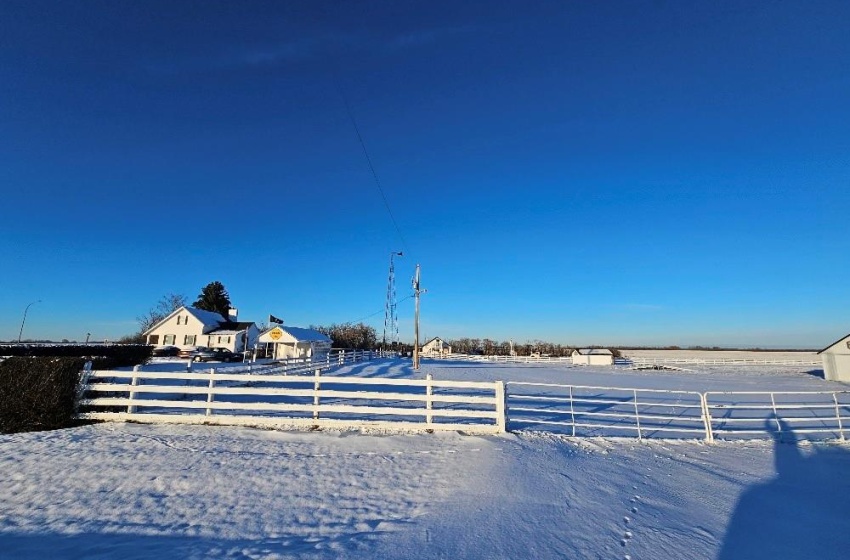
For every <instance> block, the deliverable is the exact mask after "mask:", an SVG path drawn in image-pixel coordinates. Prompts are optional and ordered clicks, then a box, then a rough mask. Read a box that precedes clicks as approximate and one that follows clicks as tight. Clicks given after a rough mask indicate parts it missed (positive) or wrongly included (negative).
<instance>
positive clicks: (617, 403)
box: [506, 382, 710, 439]
mask: <svg viewBox="0 0 850 560" xmlns="http://www.w3.org/2000/svg"><path fill="white" fill-rule="evenodd" d="M506 385H507V390H508V393H507V400H508V408H507V410H508V414H509V419H510V425H511V426H513V427H515V428H520V429H521V428H523V427H529V426H547V427H557V428H558V429H566V430H567V431H568V433H569V435H572V436H578V435H600V434H605V435H615V436H634V435H637V437H638V439H643V438H644V437H652V436H655V435H663V434H666V435H671V434H678V435H679V436H680V437H681V436H682V435H685V436H688V437H698V436H701V437H705V438H706V439H708V438H709V437H710V434H709V432H708V431H707V428H706V424H705V421H704V414H705V403H704V399H703V396H702V395H701V394H700V393H697V392H691V391H664V390H654V389H634V388H624V387H597V386H586V385H557V384H549V383H520V382H509V383H507V384H506Z"/></svg>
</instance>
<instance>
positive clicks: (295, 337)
mask: <svg viewBox="0 0 850 560" xmlns="http://www.w3.org/2000/svg"><path fill="white" fill-rule="evenodd" d="M259 343H260V344H265V345H266V357H267V358H273V359H275V360H286V359H289V358H313V359H314V360H321V359H324V358H325V356H327V354H328V352H329V351H330V349H331V344H332V343H331V339H330V338H329V337H328V336H326V335H324V334H322V333H320V332H319V331H315V330H313V329H303V328H300V327H284V326H281V325H278V326H276V327H273V328H270V329H268V330H266V331H263V332H262V333H261V334H260V337H259Z"/></svg>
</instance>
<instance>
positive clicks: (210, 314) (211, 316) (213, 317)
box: [178, 306, 228, 327]
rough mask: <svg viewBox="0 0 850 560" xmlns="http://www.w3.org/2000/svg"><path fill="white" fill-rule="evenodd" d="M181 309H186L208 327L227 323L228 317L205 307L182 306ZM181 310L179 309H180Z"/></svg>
mask: <svg viewBox="0 0 850 560" xmlns="http://www.w3.org/2000/svg"><path fill="white" fill-rule="evenodd" d="M181 309H185V310H186V311H188V312H189V314H190V315H192V316H193V317H194V318H195V319H197V320H198V321H200V322H202V323H203V324H204V325H207V326H208V327H214V326H216V325H218V324H219V323H227V322H228V321H227V319H225V318H224V317H222V316H221V315H220V314H218V313H216V312H215V311H207V310H205V309H198V308H197V307H188V306H187V307H182V308H181ZM178 311H179V310H178Z"/></svg>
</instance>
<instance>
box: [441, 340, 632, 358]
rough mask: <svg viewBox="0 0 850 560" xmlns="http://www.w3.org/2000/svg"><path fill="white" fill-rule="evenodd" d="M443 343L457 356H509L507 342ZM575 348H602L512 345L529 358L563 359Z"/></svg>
mask: <svg viewBox="0 0 850 560" xmlns="http://www.w3.org/2000/svg"><path fill="white" fill-rule="evenodd" d="M444 342H445V343H446V344H448V345H449V346H451V347H452V352H455V353H458V354H482V355H484V356H510V354H511V343H510V342H509V341H497V340H492V339H490V338H457V339H453V340H445V339H444ZM576 348H603V347H602V346H598V345H596V346H594V345H590V346H580V347H579V346H573V345H564V344H555V343H553V342H546V341H545V340H532V341H530V342H526V343H523V344H519V343H516V342H515V343H514V352H516V355H517V356H530V355H532V354H539V355H541V356H542V355H546V356H554V357H565V356H569V355H571V354H572V353H573V350H575V349H576ZM605 348H608V349H609V350H611V351H612V352H613V353H614V356H618V357H619V355H620V354H619V351H618V350H617V349H616V348H610V347H607V346H606V347H605Z"/></svg>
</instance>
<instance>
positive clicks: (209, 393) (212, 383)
mask: <svg viewBox="0 0 850 560" xmlns="http://www.w3.org/2000/svg"><path fill="white" fill-rule="evenodd" d="M214 387H215V368H210V383H209V387H208V389H207V404H209V403H211V402H213V388H214ZM212 413H213V409H212V407H207V416H212Z"/></svg>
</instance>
